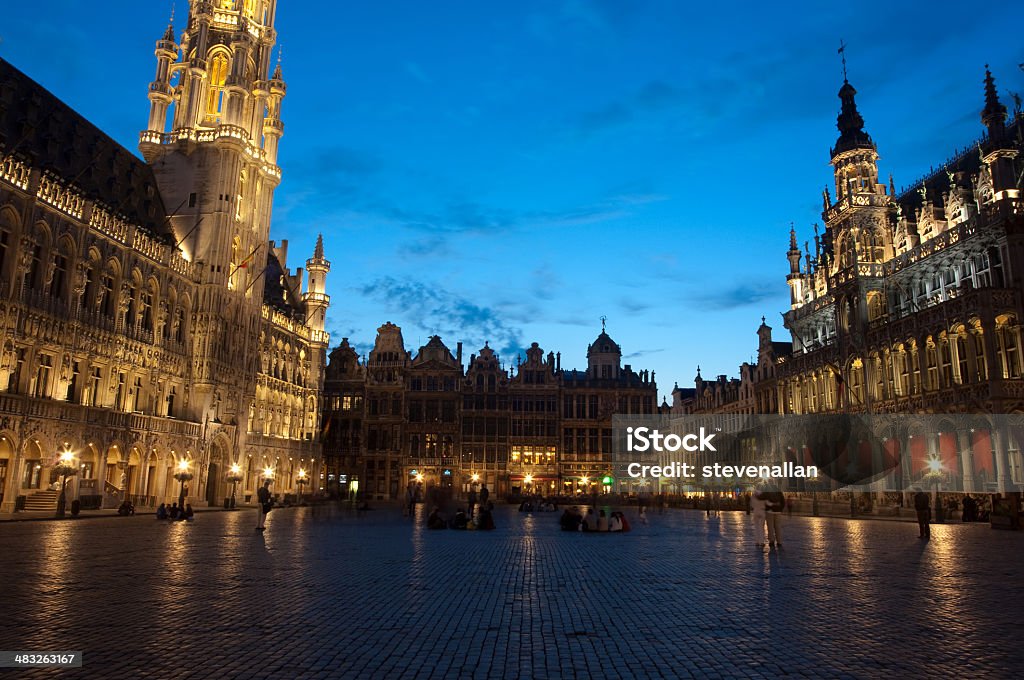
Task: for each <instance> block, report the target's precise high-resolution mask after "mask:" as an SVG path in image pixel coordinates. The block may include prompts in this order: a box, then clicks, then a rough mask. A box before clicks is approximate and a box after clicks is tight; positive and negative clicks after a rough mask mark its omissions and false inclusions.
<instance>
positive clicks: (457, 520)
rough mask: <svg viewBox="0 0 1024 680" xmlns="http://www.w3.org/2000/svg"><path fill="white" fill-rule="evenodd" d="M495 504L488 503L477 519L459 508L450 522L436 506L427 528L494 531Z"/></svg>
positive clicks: (478, 512) (479, 510) (477, 514)
mask: <svg viewBox="0 0 1024 680" xmlns="http://www.w3.org/2000/svg"><path fill="white" fill-rule="evenodd" d="M493 510H494V504H493V503H490V502H488V503H487V504H486V505H483V506H481V507H480V508H479V509H478V511H477V513H476V517H475V518H474V517H472V516H471V515H470V514H468V513H466V511H465V510H463V509H462V508H459V509H458V510H456V511H455V515H454V516H453V517H452V518H451V519H450V520H448V521H445V518H444V516H443V515H442V514H441V510H440V508H438V507H437V506H436V505H435V506H434V507H433V509H432V510H431V511H430V514H429V515H427V528H428V529H483V530H484V531H489V530H491V529H494V528H495V527H494V514H493Z"/></svg>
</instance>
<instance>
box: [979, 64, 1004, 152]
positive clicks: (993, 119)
mask: <svg viewBox="0 0 1024 680" xmlns="http://www.w3.org/2000/svg"><path fill="white" fill-rule="evenodd" d="M981 122H982V124H984V125H985V127H986V128H987V129H988V136H989V139H991V140H993V141H994V140H997V139H998V138H1000V137H1002V136H1003V133H1004V132H1005V131H1006V107H1005V106H1003V103H1002V102H1000V101H999V93H998V92H997V91H996V81H995V78H993V77H992V72H991V71H989V70H988V64H985V108H984V109H982V110H981Z"/></svg>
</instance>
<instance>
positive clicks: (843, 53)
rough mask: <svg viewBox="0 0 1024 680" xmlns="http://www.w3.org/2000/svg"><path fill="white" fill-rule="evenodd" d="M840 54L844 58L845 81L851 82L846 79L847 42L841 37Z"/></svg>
mask: <svg viewBox="0 0 1024 680" xmlns="http://www.w3.org/2000/svg"><path fill="white" fill-rule="evenodd" d="M839 55H840V56H841V57H842V59H843V82H844V83H845V82H849V81H848V80H847V79H846V43H844V42H843V39H842V38H840V39H839Z"/></svg>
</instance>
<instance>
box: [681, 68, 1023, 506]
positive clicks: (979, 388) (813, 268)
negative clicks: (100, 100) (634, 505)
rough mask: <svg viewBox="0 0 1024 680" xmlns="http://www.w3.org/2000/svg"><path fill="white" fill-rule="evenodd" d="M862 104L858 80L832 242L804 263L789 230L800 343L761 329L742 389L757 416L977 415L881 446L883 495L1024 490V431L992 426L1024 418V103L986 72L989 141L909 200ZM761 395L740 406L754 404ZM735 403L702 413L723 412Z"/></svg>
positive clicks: (843, 138)
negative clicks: (885, 454)
mask: <svg viewBox="0 0 1024 680" xmlns="http://www.w3.org/2000/svg"><path fill="white" fill-rule="evenodd" d="M855 95H856V91H855V90H854V88H853V86H851V85H850V84H849V82H844V84H843V86H842V88H841V89H840V91H839V98H840V100H841V111H840V114H839V117H838V128H839V132H840V135H839V138H838V140H837V141H836V144H835V146H834V147H833V148H832V150H831V156H830V158H831V164H832V166H833V169H834V188H833V189H830V188H826V189H825V190H824V191H823V192H822V218H823V220H824V229H823V230H821V231H820V232H819V229H818V227H817V226H815V230H814V231H815V233H814V238H813V242H812V241H808V242H806V243H805V244H804V250H803V252H801V250H800V248H799V245H798V241H797V235H796V232H795V231H794V230H791V231H790V238H789V250H788V252H787V259H788V261H789V274H788V276H787V283H788V285H789V288H790V293H791V305H790V309H789V310H788V311H787V312H786V313H785V314H784V323H785V326H786V328H787V329H788V330H789V331H790V333H791V336H792V342H791V343H787V344H789V347H788V348H785V347H782V348H780V347H779V343H774V342H772V341H771V329H770V328H768V327H767V326H766V325H764V324H762V326H761V328H760V329H759V330H758V335H759V338H760V344H759V353H758V356H759V359H758V364H757V366H756V367H754V368H753V372H752V373H751V374H750V375H749V376H746V377H745V378H743V380H742V382H745V383H750V388H751V389H752V390H753V394H754V398H753V403H754V408H755V409H756V412H759V413H782V414H789V413H792V414H813V413H840V412H846V413H860V414H872V413H876V414H877V413H902V414H954V413H955V414H971V415H973V416H975V417H974V418H972V419H968V420H963V419H957V420H955V421H954V419H950V422H949V423H948V424H946V425H941V426H940V427H939V428H938V429H937V430H936V429H935V428H934V427H926V426H925V425H924V424H922V425H920V426H917V425H913V424H912V425H909V426H907V427H906V428H901V429H899V430H896V431H888V432H885V433H879V435H880V437H881V438H882V439H883V441H884V446H885V448H886V450H888V451H890V452H893V453H895V455H898V456H899V457H900V460H901V463H902V464H901V465H900V466H899V469H898V470H897V471H895V472H893V473H891V474H890V475H888V476H887V477H886V478H885V479H879V480H876V481H875V482H873V483H872V487H871V490H873V491H879V492H883V491H886V490H893V489H896V490H902V489H905V488H909V486H910V485H911V484H915V483H919V482H922V480H923V479H924V478H925V476H926V475H928V474H929V473H932V474H935V473H938V474H940V475H941V481H940V485H941V487H942V488H943V489H945V490H950V491H957V490H967V491H977V490H982V491H990V492H996V491H999V492H1006V491H1014V490H1019V489H1020V488H1021V484H1022V482H1024V477H1022V472H1021V452H1020V451H1021V438H1022V435H1024V433H1022V432H1015V431H1012V430H1010V429H1008V428H1007V427H1005V425H1000V424H999V423H1000V421H999V420H996V419H991V418H988V417H986V416H987V415H988V414H1015V413H1024V363H1022V357H1021V350H1022V348H1021V334H1020V322H1021V317H1022V314H1024V301H1022V291H1024V239H1022V234H1024V202H1022V197H1021V191H1022V182H1024V172H1022V171H1024V163H1022V158H1021V152H1022V151H1024V143H1022V137H1024V120H1022V116H1021V111H1020V108H1019V104H1018V106H1017V110H1016V111H1014V113H1013V116H1012V118H1010V119H1009V120H1008V115H1007V110H1006V108H1005V107H1004V106H1003V105H1002V103H1001V102H1000V101H999V97H998V96H997V91H996V86H995V82H994V79H993V78H992V75H991V73H989V72H988V71H987V70H986V73H985V79H984V108H983V110H982V112H981V121H982V123H983V125H984V127H985V130H984V134H983V136H982V137H981V138H980V139H979V140H977V142H976V143H974V144H971V145H970V146H969V147H967V148H966V149H965V150H963V151H962V152H960V153H958V154H957V155H955V156H954V157H953V158H951V159H949V160H948V161H946V162H945V163H943V164H942V165H941V166H940V167H939V168H938V169H937V170H935V171H934V172H932V173H930V174H929V175H928V176H926V177H924V178H923V179H921V180H919V181H917V182H915V183H914V184H913V185H911V186H910V188H908V189H906V190H904V191H902V192H901V193H897V192H896V191H895V187H894V184H893V181H892V178H891V177H890V179H889V182H888V185H887V184H885V183H883V182H881V181H879V171H878V159H879V155H878V151H877V147H876V145H875V142H874V141H873V140H872V138H871V137H870V135H868V134H867V132H865V130H864V120H863V118H862V117H861V115H860V113H859V111H858V109H857V104H856V101H855ZM833 191H834V195H833ZM811 243H813V246H812V245H811ZM780 350H781V351H780ZM749 368H750V367H747V369H749ZM698 392H700V390H698ZM749 395H750V393H749V392H747V391H744V392H743V393H742V395H737V396H736V399H741V400H744V404H747V403H749ZM701 399H702V396H701V395H700V394H697V395H696V396H694V395H691V394H686V393H684V392H683V391H679V393H678V394H677V395H676V399H675V402H676V403H675V407H676V410H677V411H679V412H684V411H685V410H686V409H688V408H689V409H700V408H701V407H702V401H701ZM726 402H727V403H723V404H716V405H712V404H710V403H706V402H704V403H703V407H706V408H708V409H710V410H708V411H706V412H716V409H717V412H724V411H722V409H727V408H731V406H732V403H731V402H729V400H726ZM744 408H746V406H744ZM906 422H910V423H913V422H914V420H913V419H909V420H907V421H906ZM964 423H966V425H965V424H964ZM800 462H803V461H800Z"/></svg>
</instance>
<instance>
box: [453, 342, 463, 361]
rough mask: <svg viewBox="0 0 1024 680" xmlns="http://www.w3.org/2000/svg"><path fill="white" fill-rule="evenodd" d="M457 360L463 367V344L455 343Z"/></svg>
mask: <svg viewBox="0 0 1024 680" xmlns="http://www.w3.org/2000/svg"><path fill="white" fill-rule="evenodd" d="M455 360H456V361H458V362H459V366H460V367H461V366H462V343H461V342H457V343H455Z"/></svg>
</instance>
